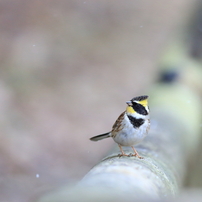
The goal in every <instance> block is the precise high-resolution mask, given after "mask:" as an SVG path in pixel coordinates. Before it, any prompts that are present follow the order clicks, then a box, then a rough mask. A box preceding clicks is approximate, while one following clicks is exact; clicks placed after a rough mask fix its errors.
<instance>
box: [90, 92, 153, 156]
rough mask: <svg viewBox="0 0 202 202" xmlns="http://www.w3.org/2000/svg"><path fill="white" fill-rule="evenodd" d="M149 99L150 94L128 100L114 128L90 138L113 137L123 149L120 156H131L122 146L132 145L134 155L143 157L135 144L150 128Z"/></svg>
mask: <svg viewBox="0 0 202 202" xmlns="http://www.w3.org/2000/svg"><path fill="white" fill-rule="evenodd" d="M147 100H148V96H146V95H143V96H138V97H134V98H133V99H131V100H130V101H127V102H126V104H127V107H126V111H124V112H123V113H122V114H121V115H120V116H119V117H118V119H117V120H116V122H115V123H114V125H113V127H112V130H111V131H110V132H108V133H104V134H101V135H97V136H94V137H91V138H90V140H92V141H98V140H102V139H104V138H108V137H112V138H113V139H114V141H115V142H116V143H117V144H118V146H119V148H120V150H121V154H120V156H131V154H130V155H127V154H125V152H124V151H123V149H122V146H131V147H132V149H133V151H134V154H132V156H137V157H138V158H140V159H142V158H143V157H141V156H139V154H138V152H137V151H136V149H135V148H134V145H136V144H138V143H140V142H141V141H142V140H143V139H144V138H145V137H146V135H147V133H148V130H149V128H150V120H149V107H148V102H147Z"/></svg>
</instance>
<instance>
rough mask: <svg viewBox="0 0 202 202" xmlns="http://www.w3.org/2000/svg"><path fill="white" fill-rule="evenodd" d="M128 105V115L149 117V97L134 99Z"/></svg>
mask: <svg viewBox="0 0 202 202" xmlns="http://www.w3.org/2000/svg"><path fill="white" fill-rule="evenodd" d="M126 104H127V105H128V106H127V108H126V113H127V114H128V115H134V114H139V115H142V116H147V115H149V107H148V96H147V95H143V96H138V97H134V98H133V99H131V100H130V101H127V102H126Z"/></svg>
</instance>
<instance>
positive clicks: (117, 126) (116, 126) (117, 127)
mask: <svg viewBox="0 0 202 202" xmlns="http://www.w3.org/2000/svg"><path fill="white" fill-rule="evenodd" d="M124 115H125V111H124V112H123V113H122V114H121V115H120V116H119V117H118V119H117V120H116V122H115V123H114V125H113V126H112V137H113V136H114V135H115V134H116V132H118V131H120V130H122V128H123V125H122V124H121V122H122V121H123V119H124ZM114 132H115V133H114Z"/></svg>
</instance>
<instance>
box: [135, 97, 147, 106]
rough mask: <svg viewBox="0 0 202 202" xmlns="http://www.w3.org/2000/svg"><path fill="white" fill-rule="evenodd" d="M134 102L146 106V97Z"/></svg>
mask: <svg viewBox="0 0 202 202" xmlns="http://www.w3.org/2000/svg"><path fill="white" fill-rule="evenodd" d="M136 102H137V103H139V104H141V105H142V106H144V107H147V106H148V102H147V99H145V100H141V101H136Z"/></svg>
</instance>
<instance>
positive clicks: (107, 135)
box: [90, 132, 110, 141]
mask: <svg viewBox="0 0 202 202" xmlns="http://www.w3.org/2000/svg"><path fill="white" fill-rule="evenodd" d="M108 137H110V132H109V133H104V134H101V135H97V136H94V137H91V138H90V140H91V141H98V140H102V139H105V138H108Z"/></svg>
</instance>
